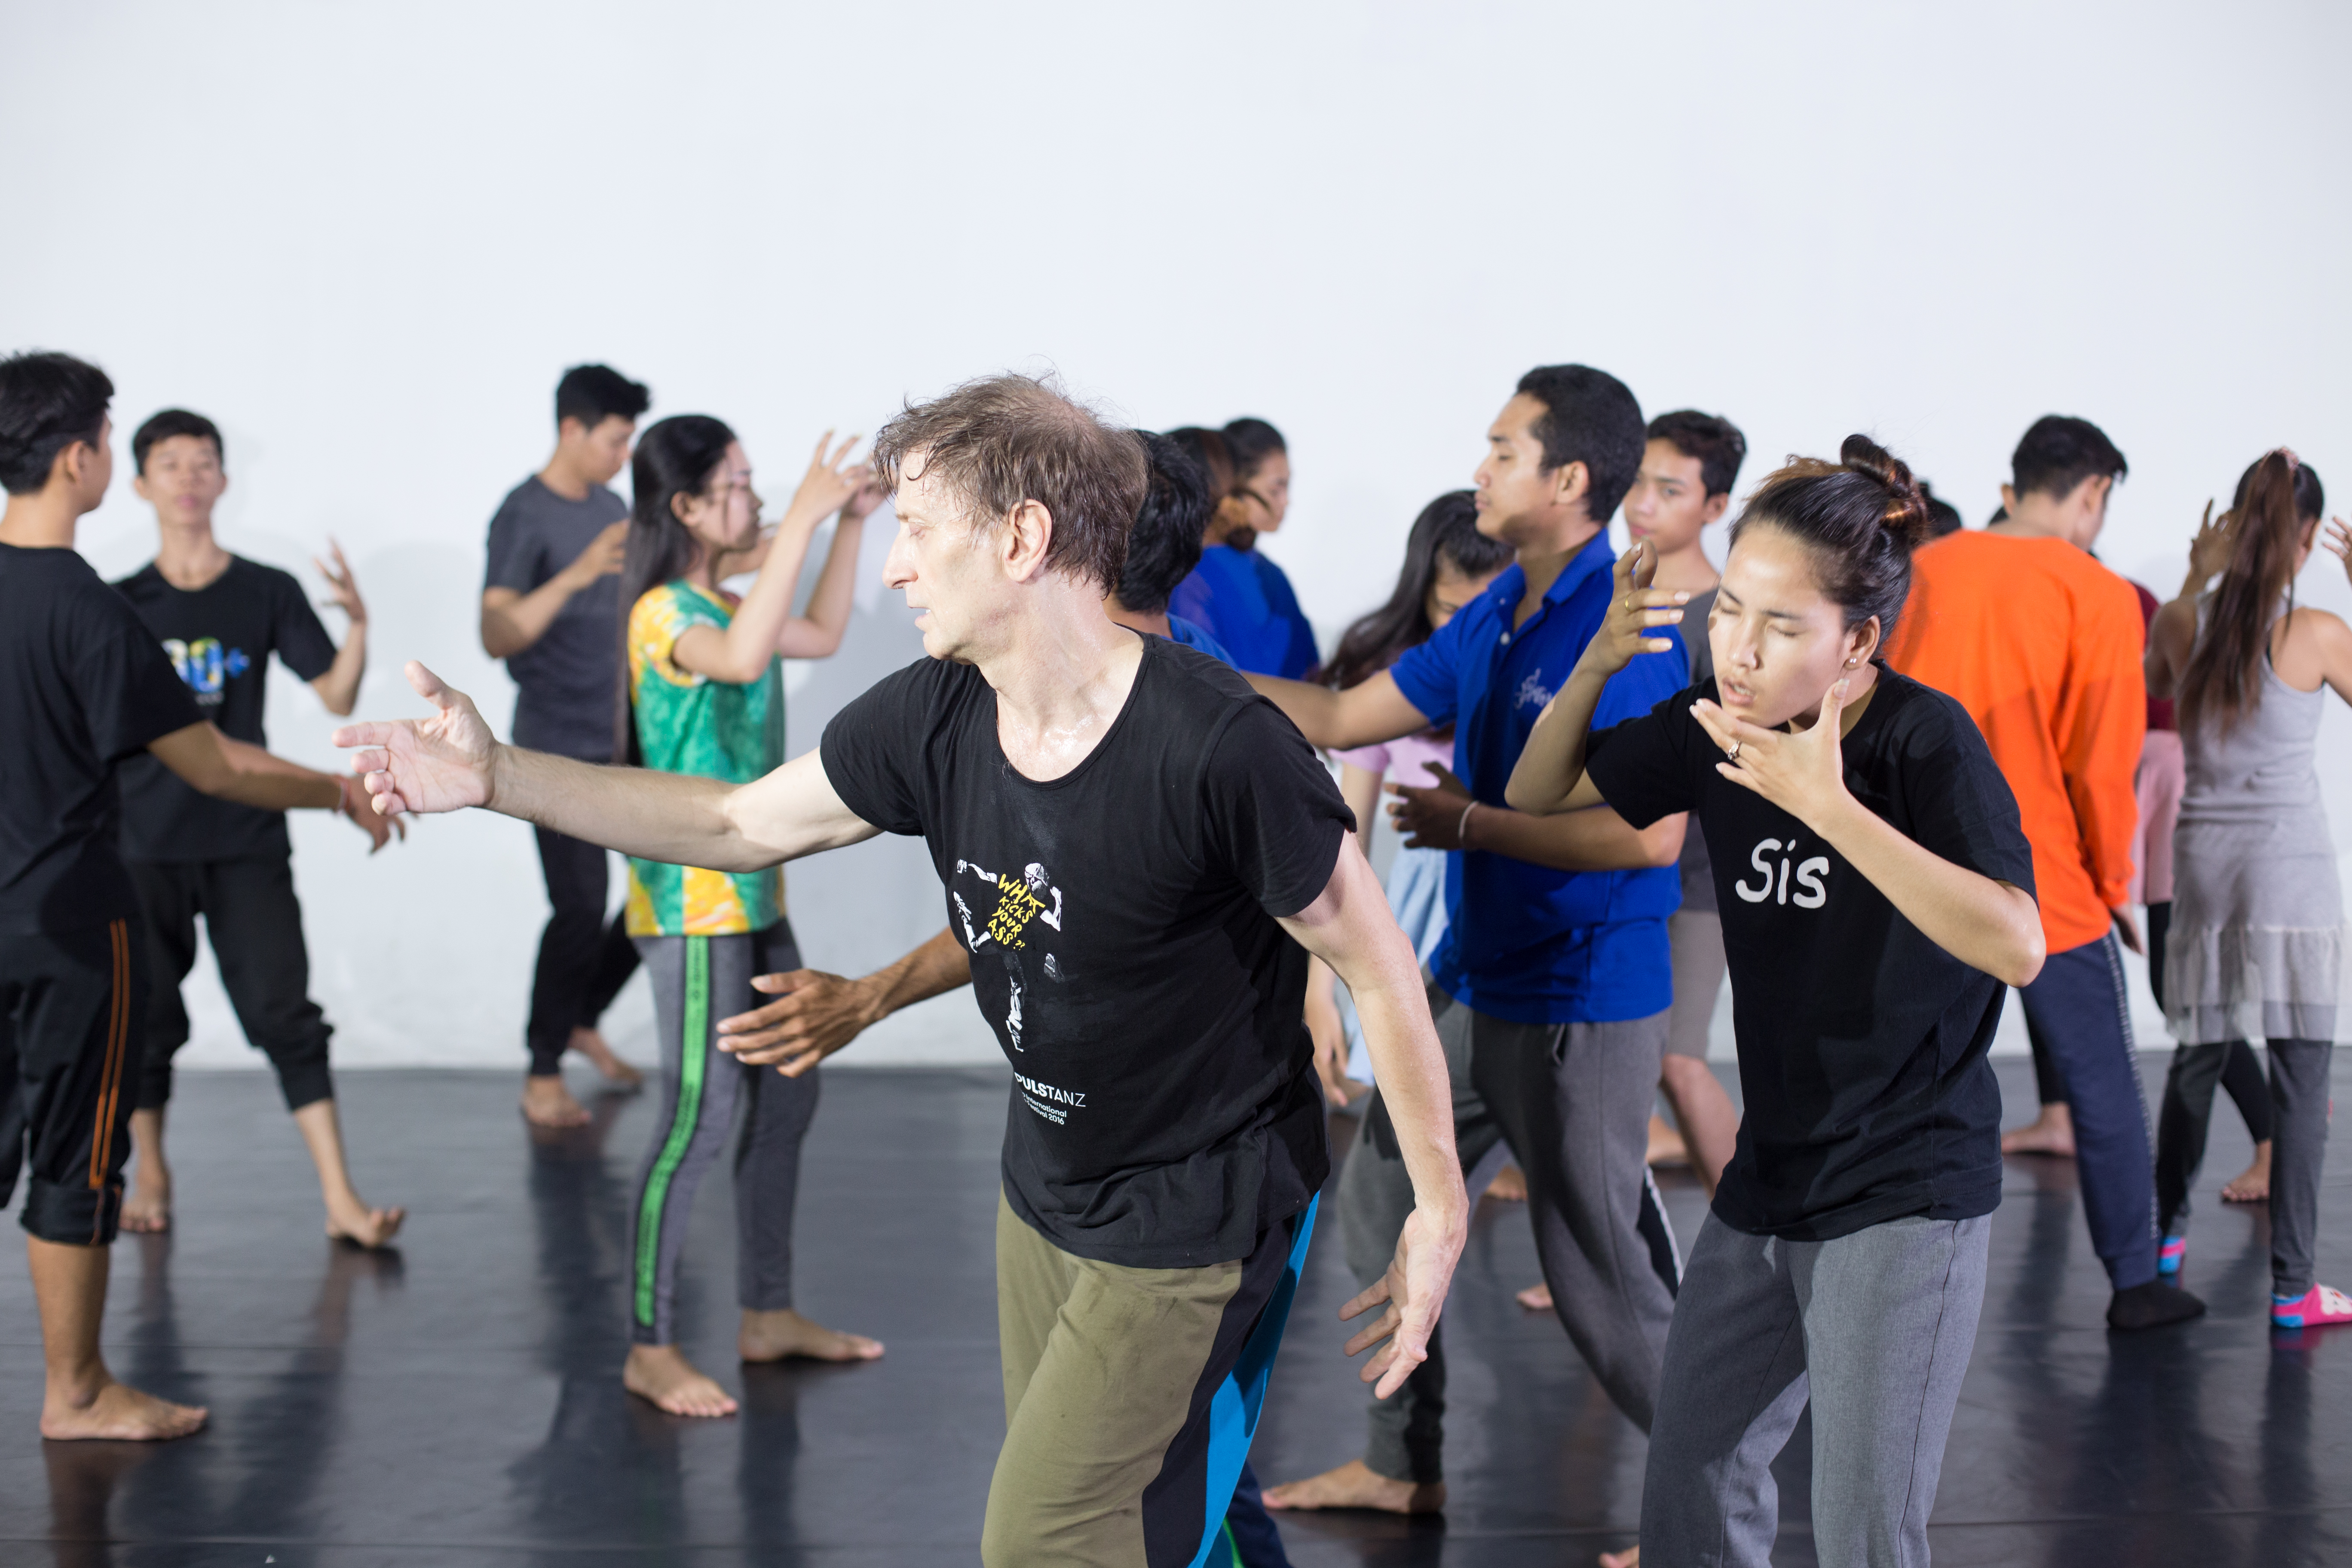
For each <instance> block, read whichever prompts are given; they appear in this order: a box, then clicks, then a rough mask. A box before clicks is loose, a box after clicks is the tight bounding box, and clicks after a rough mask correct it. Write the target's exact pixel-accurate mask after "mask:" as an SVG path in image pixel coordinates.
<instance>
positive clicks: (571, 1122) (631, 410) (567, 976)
mask: <svg viewBox="0 0 2352 1568" xmlns="http://www.w3.org/2000/svg"><path fill="white" fill-rule="evenodd" d="M650 402H651V398H650V397H649V395H647V393H646V389H645V387H644V386H643V385H642V384H639V383H637V382H634V381H631V380H629V379H628V378H627V377H626V376H624V375H622V374H620V373H618V372H617V371H614V370H612V369H609V368H607V367H606V366H604V365H601V364H583V365H575V366H574V367H572V369H571V370H568V371H566V372H564V373H563V379H562V381H561V382H560V383H558V384H557V385H556V388H555V452H554V455H553V456H552V457H551V458H548V460H547V466H546V467H545V468H541V469H540V470H539V472H537V473H536V474H533V475H532V476H531V477H530V478H529V479H525V480H523V482H522V483H520V484H519V485H517V486H516V487H515V488H514V489H511V490H509V492H508V493H507V499H506V500H504V501H502V502H500V503H499V510H498V515H496V516H495V517H493V518H491V519H490V542H489V562H488V570H487V572H486V573H485V574H484V576H483V582H482V649H483V651H484V652H486V653H488V655H489V656H490V657H491V658H502V659H505V660H506V661H507V673H508V674H509V675H511V676H513V677H514V680H515V684H516V686H518V687H519V688H520V692H519V693H518V695H517V697H516V700H515V717H514V741H515V743H516V744H517V745H520V746H529V747H530V748H531V749H533V750H535V751H542V752H554V753H555V754H557V755H558V756H564V757H573V758H577V759H578V760H579V761H581V762H586V763H604V762H610V761H611V760H612V758H613V735H614V719H613V703H614V692H615V691H616V690H617V689H618V688H619V682H620V648H621V605H620V584H619V583H618V582H617V580H616V579H617V577H618V574H619V573H620V570H621V555H622V551H623V549H624V547H625V544H626V542H627V538H628V531H629V521H628V518H629V507H628V503H627V502H626V501H624V500H622V499H621V498H620V497H619V496H616V495H614V493H613V492H612V491H611V490H609V489H606V488H605V486H606V484H607V483H608V482H609V481H610V480H611V479H613V478H614V476H615V475H617V474H618V473H620V471H621V467H622V465H623V464H625V463H626V462H627V461H628V460H629V442H630V440H631V438H632V437H635V434H636V429H637V417H638V416H640V415H642V414H644V413H645V411H646V406H647V405H648V404H649V403H650ZM538 837H539V861H540V866H541V869H542V870H543V871H544V872H545V873H546V877H547V901H548V903H549V904H550V905H551V906H552V909H553V912H552V913H551V915H550V916H549V918H548V921H547V930H546V931H544V932H542V933H541V936H540V940H539V964H538V968H537V970H536V972H535V973H534V974H533V976H532V979H531V988H530V1023H529V1024H528V1025H527V1026H525V1029H524V1038H525V1041H526V1043H527V1044H528V1046H529V1047H530V1076H529V1077H528V1078H526V1079H524V1080H523V1095H522V1113H523V1115H524V1116H525V1117H527V1118H529V1119H530V1121H533V1122H535V1123H537V1124H538V1125H540V1126H542V1127H576V1126H578V1125H580V1124H581V1123H583V1122H585V1121H587V1120H588V1112H587V1110H585V1109H584V1108H583V1106H582V1105H581V1103H580V1102H579V1101H578V1100H575V1099H573V1098H572V1092H571V1090H569V1089H565V1088H564V1087H563V1073H562V1061H563V1054H564V1052H566V1051H567V1050H576V1051H579V1052H581V1053H582V1054H583V1055H584V1056H586V1057H587V1058H589V1059H590V1060H592V1061H593V1062H594V1063H595V1064H596V1068H597V1070H599V1071H600V1072H602V1073H603V1074H604V1077H605V1078H606V1079H609V1080H611V1081H613V1082H614V1083H622V1084H635V1083H636V1082H637V1081H639V1075H638V1072H637V1069H636V1068H633V1067H631V1066H630V1065H629V1064H628V1063H627V1062H625V1061H623V1060H622V1059H621V1058H619V1057H617V1056H615V1055H614V1052H613V1048H612V1047H610V1046H608V1045H606V1044H605V1043H604V1036H602V1035H601V1034H599V1033H597V1031H596V1021H597V1019H599V1018H600V1017H602V1016H604V1009H605V1007H606V1006H607V1005H610V1004H611V1002H612V1000H613V997H614V994H616V993H617V992H619V990H620V989H621V985H622V984H623V983H624V982H625V981H626V980H627V979H628V978H629V975H630V973H631V972H632V971H634V970H635V968H636V966H637V952H636V949H635V946H633V945H632V944H631V943H630V942H629V939H628V935H627V933H626V932H625V931H623V930H622V928H621V921H619V920H618V919H617V918H616V919H614V921H611V922H610V924H609V925H608V924H607V923H606V921H605V919H604V901H605V897H606V893H607V891H608V884H607V881H606V877H607V867H606V862H605V856H604V850H602V849H600V848H598V847H595V846H594V845H593V844H583V843H582V842H580V841H579V840H578V839H576V838H569V837H565V836H564V835H562V834H560V833H551V832H549V831H548V830H547V829H545V828H541V829H539V830H538Z"/></svg>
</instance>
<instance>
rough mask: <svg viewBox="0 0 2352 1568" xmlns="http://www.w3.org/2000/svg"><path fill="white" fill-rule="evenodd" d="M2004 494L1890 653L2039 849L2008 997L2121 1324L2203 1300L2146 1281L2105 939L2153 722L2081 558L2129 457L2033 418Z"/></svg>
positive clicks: (1924, 561)
mask: <svg viewBox="0 0 2352 1568" xmlns="http://www.w3.org/2000/svg"><path fill="white" fill-rule="evenodd" d="M2126 471H2127V470H2126V464H2125V462H2124V455H2123V454H2122V453H2121V452H2120V451H2117V450H2116V446H2115V443H2114V442H2112V441H2110V440H2108V439H2107V437H2106V435H2105V432H2103V431H2101V430H2100V429H2099V427H2098V426H2095V425H2094V424H2092V423H2091V422H2090V421H2088V420H2086V419H2074V418H2069V417H2066V416H2060V415H2054V414H2053V415H2048V416H2043V417H2042V418H2041V419H2038V420H2036V421H2034V423H2033V426H2032V428H2031V429H2029V430H2027V431H2026V433H2025V437H2024V439H2023V440H2021V441H2020V442H2019V443H2018V447H2017V451H2016V454H2015V455H2014V457H2012V458H2011V479H2012V482H2011V483H2010V484H2007V485H2003V486H2002V487H2001V501H2002V504H2003V506H2004V507H2005V509H2006V510H2007V515H2006V516H2005V517H2004V518H2002V519H2001V520H2000V521H1998V522H1995V523H1994V524H1992V525H1991V526H1990V528H1987V529H1985V530H1983V531H1963V532H1959V533H1956V534H1953V535H1950V536H1949V537H1948V538H1945V539H1940V540H1937V542H1935V543H1933V544H1930V545H1928V546H1927V547H1926V548H1924V549H1922V550H1921V551H1920V552H1919V553H1918V555H1917V557H1916V561H1915V563H1914V565H1913V575H1912V586H1911V599H1910V603H1909V605H1908V607H1907V608H1906V610H1905V612H1904V615H1903V617H1902V619H1901V621H1900V622H1899V623H1898V624H1897V626H1896V630H1895V641H1894V645H1893V647H1891V648H1890V649H1889V650H1888V655H1887V662H1888V663H1889V664H1891V665H1893V666H1894V667H1895V668H1896V669H1898V670H1900V671H1901V672H1902V673H1904V674H1905V675H1907V676H1909V677H1911V678H1912V679H1915V680H1917V681H1920V682H1922V683H1923V684H1925V685H1928V686H1932V687H1935V688H1937V689H1940V690H1942V691H1944V692H1947V693H1948V694H1949V695H1951V696H1953V697H1956V698H1958V700H1960V702H1961V704H1962V705H1963V706H1964V707H1966V708H1967V709H1968V710H1969V716H1970V717H1971V718H1973V719H1975V720H1976V721H1977V727H1978V728H1979V730H1981V731H1984V738H1985V742H1986V744H1987V745H1989V746H1990V748H1991V749H1992V754H1993V760H1994V761H1995V762H1997V763H2000V771H2001V772H2002V773H2004V774H2005V775H2007V777H2008V779H2009V787H2010V789H2011V791H2012V792H2013V793H2014V794H2015V795H2016V796H2017V805H2018V810H2019V813H2020V815H2021V816H2022V818H2023V820H2024V826H2025V836H2026V837H2027V839H2028V840H2029V841H2030V842H2031V843H2032V846H2033V880H2034V886H2035V891H2036V894H2037V896H2038V897H2039V899H2040V901H2041V907H2042V935H2043V938H2044V941H2045V942H2046V943H2047V946H2048V949H2049V954H2050V956H2049V959H2048V961H2047V962H2046V963H2044V964H2043V965H2042V973H2041V974H2040V976H2039V977H2037V978H2036V979H2035V980H2034V982H2033V984H2031V985H2028V986H2026V987H2024V988H2023V990H2022V991H2021V993H2020V994H2021V996H2022V997H2023V998H2024V1002H2025V1023H2026V1028H2027V1030H2028V1031H2029V1032H2030V1033H2031V1034H2032V1036H2033V1041H2034V1048H2035V1052H2036V1054H2037V1055H2038V1056H2043V1057H2046V1058H2047V1059H2048V1060H2049V1062H2050V1063H2051V1064H2052V1065H2053V1067H2054V1068H2055V1069H2056V1075H2057V1079H2058V1088H2059V1089H2061V1090H2062V1091H2063V1092H2062V1094H2061V1098H2062V1099H2063V1100H2064V1102H2065V1103H2066V1104H2067V1105H2069V1106H2071V1107H2072V1109H2073V1122H2074V1145H2075V1154H2076V1160H2077V1163H2078V1166H2079V1169H2080V1171H2081V1173H2082V1181H2083V1208H2084V1215H2085V1217H2086V1218H2087V1219H2088V1220H2089V1222H2090V1227H2091V1239H2092V1243H2093V1245H2094V1246H2095V1247H2096V1248H2097V1250H2098V1254H2099V1258H2100V1260H2101V1261H2102V1262H2104V1263H2105V1265H2106V1268H2107V1279H2108V1280H2109V1282H2110V1283H2111V1284H2112V1285H2113V1286H2114V1287H2115V1299H2114V1300H2113V1301H2112V1302H2111V1303H2110V1304H2109V1306H2108V1308H2107V1322H2108V1324H2109V1326H2110V1327H2113V1328H2118V1329H2141V1328H2154V1327H2157V1326H2158V1325H2160V1324H2164V1323H2174V1322H2179V1321H2183V1320H2184V1319H2188V1318H2192V1317H2195V1316H2197V1315H2198V1314H2200V1313H2201V1312H2202V1311H2204V1310H2205V1304H2204V1303H2203V1302H2202V1301H2200V1300H2197V1298H2196V1297H2194V1296H2191V1295H2189V1294H2188V1293H2187V1292H2186V1291H2183V1290H2179V1289H2174V1288H2173V1287H2171V1286H2169V1285H2168V1284H2166V1283H2164V1282H2163V1281H2162V1280H2161V1279H2158V1274H2157V1236H2156V1187H2155V1180H2154V1173H2153V1169H2154V1168H2153V1165H2152V1163H2151V1161H2150V1158H2149V1152H2148V1133H2147V1102H2146V1101H2145V1100H2143V1099H2142V1098H2141V1094H2140V1084H2139V1065H2138V1059H2137V1056H2136V1055H2135V1054H2134V1051H2133V1043H2132V1031H2131V1010H2130V1006H2129V1004H2128V1003H2127V1001H2126V996H2125V992H2124V973H2123V963H2122V959H2121V956H2120V954H2119V953H2118V952H2117V933H2118V932H2120V933H2121V936H2122V941H2123V942H2125V943H2126V944H2128V945H2129V946H2130V947H2131V948H2132V949H2133V951H2135V952H2137V951H2139V947H2140V940H2139V931H2138V929H2137V927H2136V926H2135V925H2134V924H2133V923H2132V920H2131V916H2130V914H2129V912H2128V903H2129V900H2130V897H2131V893H2130V887H2131V879H2132V844H2133V840H2134V838H2135V837H2137V832H2138V826H2139V804H2138V800H2137V795H2136V794H2135V792H2134V789H2133V775H2134V773H2135V772H2136V771H2137V767H2138V765H2139V753H2140V742H2141V740H2142V738H2143V737H2144V735H2145V734H2146V732H2147V682H2146V680H2145V679H2144V677H2143V676H2142V675H2141V672H2140V615H2139V596H2138V595H2137V594H2136V593H2134V592H2133V590H2132V586H2131V584H2128V583H2126V582H2125V581H2124V580H2123V579H2122V578H2121V577H2118V576H2116V574H2114V573H2112V572H2109V571H2108V570H2107V569H2106V568H2105V567H2104V566H2102V565H2100V564H2099V563H2097V562H2096V561H2095V560H2093V559H2092V558H2091V554H2090V549H2091V545H2092V543H2093V542H2095V540H2096V539H2097V538H2098V536H2099V530H2100V528H2101V527H2102V526H2103V525H2104V524H2105V521H2106V511H2107V497H2108V494H2109V492H2110V491H2112V490H2113V489H2114V487H2115V482H2116V479H2120V478H2122V477H2123V475H2124V474H2125V473H2126Z"/></svg>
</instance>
